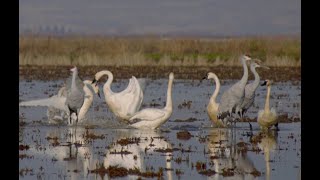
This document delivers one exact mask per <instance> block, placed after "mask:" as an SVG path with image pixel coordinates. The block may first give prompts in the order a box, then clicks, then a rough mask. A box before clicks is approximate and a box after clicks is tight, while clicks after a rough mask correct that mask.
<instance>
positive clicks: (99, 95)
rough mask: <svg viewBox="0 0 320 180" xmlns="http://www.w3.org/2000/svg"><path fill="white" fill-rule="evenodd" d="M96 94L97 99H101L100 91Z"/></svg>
mask: <svg viewBox="0 0 320 180" xmlns="http://www.w3.org/2000/svg"><path fill="white" fill-rule="evenodd" d="M97 94H98V96H99V98H100V99H101V96H100V91H99V90H98V93H97Z"/></svg>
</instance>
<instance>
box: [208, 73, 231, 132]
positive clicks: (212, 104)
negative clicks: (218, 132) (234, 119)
mask: <svg viewBox="0 0 320 180" xmlns="http://www.w3.org/2000/svg"><path fill="white" fill-rule="evenodd" d="M203 79H214V81H215V83H216V88H215V90H214V92H213V94H212V96H211V98H210V100H209V103H208V106H207V113H208V116H209V118H210V120H211V121H212V122H213V123H214V124H215V125H216V126H217V127H226V125H225V124H224V123H223V122H222V121H221V120H220V119H218V117H217V115H218V109H219V103H217V102H216V98H217V96H218V93H219V91H220V81H219V78H218V76H217V75H216V74H214V73H212V72H209V73H207V76H205V77H204V78H203Z"/></svg>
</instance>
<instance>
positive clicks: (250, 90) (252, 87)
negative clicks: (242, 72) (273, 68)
mask: <svg viewBox="0 0 320 180" xmlns="http://www.w3.org/2000/svg"><path fill="white" fill-rule="evenodd" d="M257 67H260V66H259V65H258V64H257V63H255V62H252V63H251V64H250V70H251V72H252V73H253V75H254V81H253V82H252V83H250V84H247V85H246V86H245V89H244V94H245V96H244V99H243V102H242V104H241V107H240V117H243V114H244V113H245V112H246V111H247V110H248V109H249V108H250V107H251V106H252V105H253V102H254V99H255V96H256V94H255V91H256V90H257V88H258V86H259V82H260V76H259V74H258V73H257V71H256V68H257Z"/></svg>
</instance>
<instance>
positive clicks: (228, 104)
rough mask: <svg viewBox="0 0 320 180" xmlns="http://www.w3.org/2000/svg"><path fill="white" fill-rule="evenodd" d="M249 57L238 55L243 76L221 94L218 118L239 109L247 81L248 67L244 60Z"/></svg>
mask: <svg viewBox="0 0 320 180" xmlns="http://www.w3.org/2000/svg"><path fill="white" fill-rule="evenodd" d="M250 59H251V58H249V57H248V56H245V55H242V56H241V57H240V60H241V63H242V65H243V71H244V72H243V76H242V78H241V80H240V81H238V82H237V83H236V84H234V85H233V86H231V87H230V88H229V89H228V90H226V91H225V92H224V93H223V94H222V96H221V100H220V105H219V113H218V117H219V119H224V118H225V117H227V115H229V116H231V114H232V113H233V112H235V113H237V112H238V111H239V109H240V105H241V104H242V102H243V99H244V88H245V86H246V84H247V81H248V67H247V65H246V61H247V60H250Z"/></svg>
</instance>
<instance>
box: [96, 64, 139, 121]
mask: <svg viewBox="0 0 320 180" xmlns="http://www.w3.org/2000/svg"><path fill="white" fill-rule="evenodd" d="M104 75H107V76H108V80H107V82H106V83H105V84H104V86H103V92H104V96H105V100H106V103H107V105H108V107H109V108H110V110H111V111H112V112H113V113H114V115H115V116H116V117H118V118H119V119H120V120H123V121H124V122H127V120H128V119H129V118H130V117H131V116H132V115H133V114H134V113H135V112H137V111H138V110H139V109H140V106H141V104H142V100H143V91H142V89H141V87H140V84H139V82H138V80H137V79H136V77H134V76H132V78H130V79H129V84H128V86H127V88H126V89H124V90H123V91H121V92H113V91H112V90H111V83H112V81H113V74H112V73H111V72H110V71H107V70H104V71H99V72H97V73H96V74H95V79H96V80H97V81H98V80H99V79H100V78H101V77H102V76H104Z"/></svg>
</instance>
